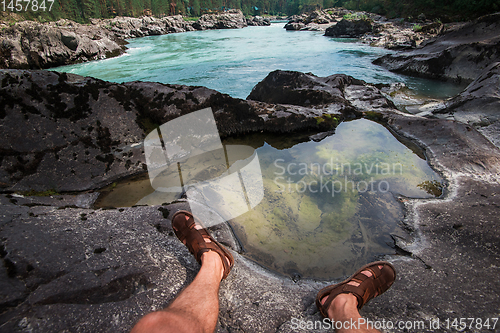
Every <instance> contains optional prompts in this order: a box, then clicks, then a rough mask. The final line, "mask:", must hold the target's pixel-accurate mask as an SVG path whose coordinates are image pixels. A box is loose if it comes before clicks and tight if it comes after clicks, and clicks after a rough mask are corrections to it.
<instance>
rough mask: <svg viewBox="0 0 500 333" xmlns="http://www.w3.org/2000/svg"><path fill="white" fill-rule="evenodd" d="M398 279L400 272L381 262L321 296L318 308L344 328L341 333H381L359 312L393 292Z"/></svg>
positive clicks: (318, 298) (318, 300)
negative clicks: (385, 293)
mask: <svg viewBox="0 0 500 333" xmlns="http://www.w3.org/2000/svg"><path fill="white" fill-rule="evenodd" d="M395 279H396V271H395V270H394V267H393V266H392V265H391V264H390V263H388V262H384V261H379V262H375V263H372V264H368V265H365V266H363V267H362V268H361V269H360V270H358V272H356V273H355V274H354V275H353V276H351V277H350V278H349V279H347V280H346V281H344V282H342V283H339V284H336V285H333V286H329V287H326V288H323V289H322V290H321V291H320V292H319V293H318V296H317V298H316V301H317V303H316V304H317V305H318V308H319V310H320V312H321V313H322V315H323V316H325V317H328V318H330V319H331V320H332V322H334V324H335V326H334V327H340V328H339V329H337V332H338V333H348V332H359V333H374V332H379V331H378V330H376V329H374V328H373V327H372V325H369V324H367V323H366V320H364V319H363V318H362V317H361V315H360V314H359V309H361V307H362V306H363V305H364V304H366V303H367V302H368V301H369V300H371V299H372V298H374V297H377V296H378V295H380V294H382V293H384V292H385V291H386V290H387V289H389V287H390V286H391V285H392V283H393V282H394V280H395ZM351 323H353V324H352V325H351Z"/></svg>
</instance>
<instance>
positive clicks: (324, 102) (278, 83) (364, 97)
mask: <svg viewBox="0 0 500 333" xmlns="http://www.w3.org/2000/svg"><path fill="white" fill-rule="evenodd" d="M247 99H249V100H255V101H261V102H266V103H279V104H293V105H301V106H308V107H311V106H313V107H325V108H331V109H336V110H352V112H353V114H356V113H357V114H361V113H362V112H363V111H374V110H386V109H387V110H389V109H395V106H394V104H393V103H392V102H391V101H389V100H388V99H386V98H385V97H384V96H383V95H382V94H381V93H380V91H379V90H378V89H377V88H375V87H373V86H371V85H369V84H367V83H366V82H364V81H362V80H358V79H355V78H353V77H352V76H348V75H345V74H335V75H331V76H327V77H317V76H315V75H313V74H310V73H309V74H304V73H300V72H293V71H274V72H271V73H269V75H268V76H267V77H266V78H265V79H264V80H262V81H261V82H259V83H258V84H257V85H256V86H255V87H254V88H253V89H252V92H251V93H250V95H248V97H247Z"/></svg>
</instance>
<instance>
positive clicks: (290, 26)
mask: <svg viewBox="0 0 500 333" xmlns="http://www.w3.org/2000/svg"><path fill="white" fill-rule="evenodd" d="M305 26H306V25H305V24H304V23H302V22H288V23H287V24H285V27H284V28H285V29H286V30H291V31H297V30H301V29H303V28H304V27H305Z"/></svg>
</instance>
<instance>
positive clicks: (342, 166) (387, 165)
mask: <svg viewBox="0 0 500 333" xmlns="http://www.w3.org/2000/svg"><path fill="white" fill-rule="evenodd" d="M252 140H253V136H247V137H245V138H242V139H229V140H226V144H249V145H254V144H255V142H253V144H252ZM274 140H275V138H274ZM286 140H289V138H284V141H286ZM273 145H274V146H279V143H278V144H276V142H273ZM257 152H258V156H259V160H260V165H261V169H262V176H263V184H264V199H263V200H262V202H261V203H260V204H259V205H257V206H256V207H255V208H254V209H253V210H251V211H249V212H247V213H245V214H243V215H241V216H239V217H237V218H235V219H233V220H231V221H229V222H230V224H231V225H232V227H233V230H234V231H235V233H236V235H237V236H238V238H239V239H240V241H241V243H242V245H243V247H244V249H245V253H244V255H246V256H247V257H249V258H251V259H253V260H255V261H256V262H258V263H260V264H261V265H263V266H265V267H268V268H270V269H272V270H275V271H278V272H280V273H283V274H286V275H291V276H302V277H308V278H317V279H333V278H338V277H341V276H344V275H348V274H351V273H352V272H353V271H354V270H355V269H356V267H358V266H360V265H362V264H365V263H367V262H369V261H371V260H374V259H376V258H377V257H378V256H381V255H385V254H392V253H394V252H395V250H394V249H393V248H392V247H391V246H390V245H389V244H392V243H393V241H392V239H391V234H401V235H402V234H403V231H402V230H401V229H400V228H399V226H398V222H399V221H401V220H402V218H403V212H402V209H401V205H400V204H398V202H397V201H396V199H395V197H394V194H400V195H403V196H408V197H414V198H427V197H435V196H439V195H440V189H441V181H442V180H441V178H440V177H439V176H438V175H437V174H436V173H435V172H434V171H433V170H432V169H431V168H430V167H429V166H428V164H427V162H426V161H425V160H424V159H421V158H420V157H419V156H417V155H416V154H415V153H413V152H412V151H411V150H410V149H408V148H407V147H406V146H404V145H403V144H402V143H400V142H399V141H398V140H397V139H396V138H395V137H394V136H393V135H392V134H391V133H390V132H389V131H388V130H387V129H386V128H384V127H383V126H382V125H379V124H377V123H375V122H372V121H369V120H366V119H359V120H354V121H350V122H344V123H341V124H340V125H339V126H338V127H337V129H336V131H335V134H334V135H332V136H329V137H327V138H325V139H323V140H322V141H321V142H312V141H309V142H303V143H299V144H295V145H293V146H292V147H291V148H288V149H281V150H279V149H276V148H273V147H272V146H270V145H269V144H267V143H265V144H264V145H263V146H261V147H260V148H257ZM144 181H147V180H144ZM144 181H143V182H144ZM117 188H118V186H117ZM126 191H127V192H130V189H128V190H126ZM151 192H153V190H152V189H151ZM143 194H144V193H141V195H143ZM116 195H118V196H119V194H116ZM144 197H145V198H142V199H141V198H139V199H140V201H139V200H137V201H139V202H140V203H141V204H161V203H162V202H164V199H161V200H158V199H157V198H156V199H155V196H154V194H149V195H144ZM148 197H149V198H151V201H148V200H146V199H147V198H148ZM136 199H137V198H135V199H134V200H136ZM155 200H156V201H155ZM137 201H136V202H135V203H137ZM132 204H133V203H132Z"/></svg>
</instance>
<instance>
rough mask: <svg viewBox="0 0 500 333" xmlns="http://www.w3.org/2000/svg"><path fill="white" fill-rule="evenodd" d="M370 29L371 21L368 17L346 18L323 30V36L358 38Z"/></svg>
mask: <svg viewBox="0 0 500 333" xmlns="http://www.w3.org/2000/svg"><path fill="white" fill-rule="evenodd" d="M371 31H372V23H371V21H370V20H368V19H363V20H346V19H343V20H342V21H340V22H339V23H337V24H335V25H332V26H331V27H329V28H328V29H326V31H325V36H331V37H351V38H358V37H361V36H363V35H364V34H365V33H367V32H371Z"/></svg>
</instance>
